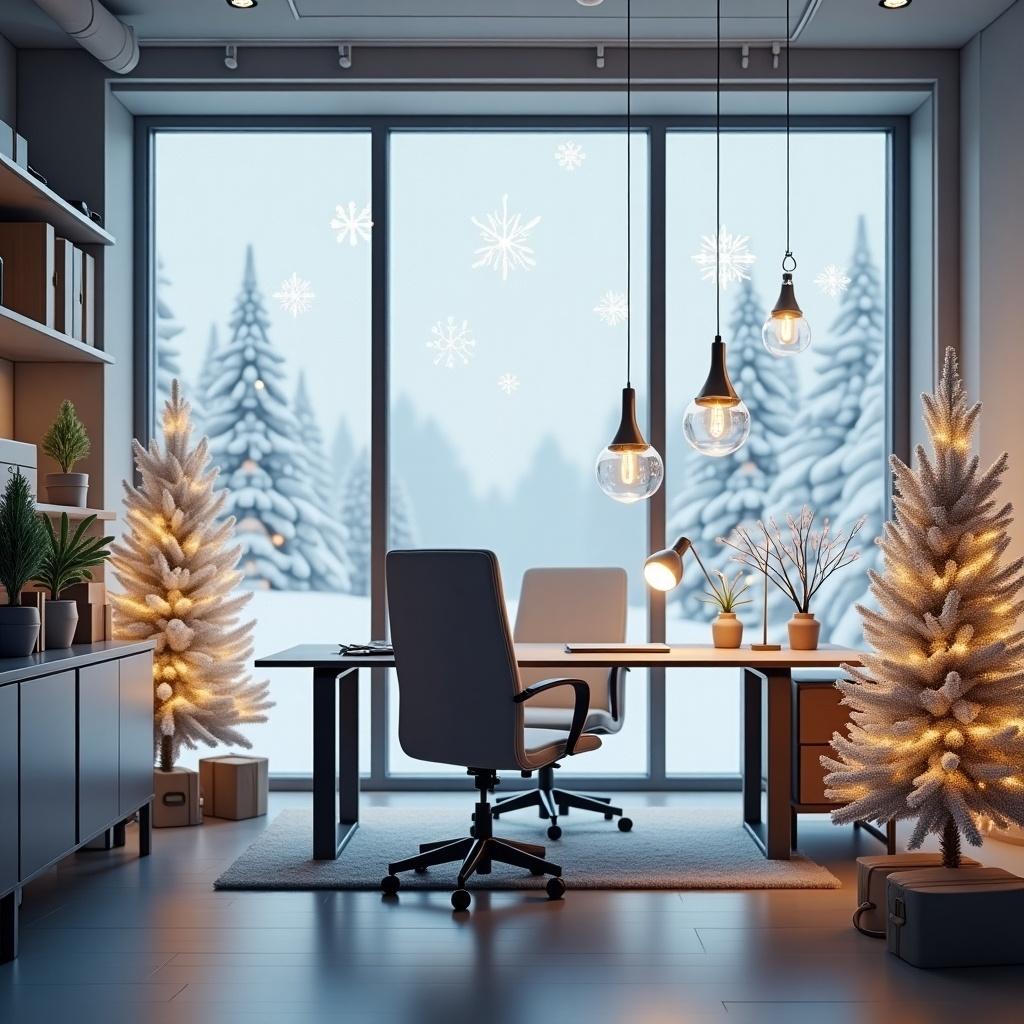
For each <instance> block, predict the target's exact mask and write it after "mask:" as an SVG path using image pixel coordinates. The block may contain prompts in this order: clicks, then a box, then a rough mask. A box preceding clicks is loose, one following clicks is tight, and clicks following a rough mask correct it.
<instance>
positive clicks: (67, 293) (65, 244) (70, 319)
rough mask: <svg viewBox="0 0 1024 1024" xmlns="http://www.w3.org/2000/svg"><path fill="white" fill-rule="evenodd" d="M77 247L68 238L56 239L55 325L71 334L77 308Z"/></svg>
mask: <svg viewBox="0 0 1024 1024" xmlns="http://www.w3.org/2000/svg"><path fill="white" fill-rule="evenodd" d="M74 260H75V247H74V246H73V245H72V244H71V243H70V242H69V241H68V240H67V239H66V238H58V239H55V241H54V257H53V266H54V303H53V327H54V330H57V331H60V332H61V334H68V335H70V334H71V331H72V329H73V325H74V309H75V277H74Z"/></svg>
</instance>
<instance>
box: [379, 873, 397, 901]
mask: <svg viewBox="0 0 1024 1024" xmlns="http://www.w3.org/2000/svg"><path fill="white" fill-rule="evenodd" d="M401 888H402V880H401V879H400V878H399V877H398V875H385V876H384V877H383V878H382V879H381V880H380V890H381V892H382V893H384V895H385V896H394V895H395V893H397V892H398V890H399V889H401Z"/></svg>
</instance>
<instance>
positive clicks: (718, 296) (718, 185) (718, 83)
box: [715, 0, 789, 339]
mask: <svg viewBox="0 0 1024 1024" xmlns="http://www.w3.org/2000/svg"><path fill="white" fill-rule="evenodd" d="M788 2H789V0H787V3H788ZM721 249H722V0H718V4H717V6H716V8H715V337H716V338H719V339H720V338H721V337H722V281H721V275H722V253H721Z"/></svg>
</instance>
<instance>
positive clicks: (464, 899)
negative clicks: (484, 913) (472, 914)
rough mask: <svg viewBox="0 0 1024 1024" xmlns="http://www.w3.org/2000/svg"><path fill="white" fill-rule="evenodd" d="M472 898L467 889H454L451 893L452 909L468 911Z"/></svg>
mask: <svg viewBox="0 0 1024 1024" xmlns="http://www.w3.org/2000/svg"><path fill="white" fill-rule="evenodd" d="M471 899H472V897H471V896H470V895H469V891H468V890H467V889H456V890H455V892H453V893H452V907H453V909H455V910H460V911H461V910H469V904H470V901H471Z"/></svg>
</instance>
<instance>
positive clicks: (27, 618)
mask: <svg viewBox="0 0 1024 1024" xmlns="http://www.w3.org/2000/svg"><path fill="white" fill-rule="evenodd" d="M38 639H39V609H38V608H34V607H28V606H26V607H24V608H22V607H21V606H20V605H3V606H2V607H0V658H27V657H28V656H29V655H30V654H31V653H32V651H33V650H34V649H35V646H36V640H38Z"/></svg>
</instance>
